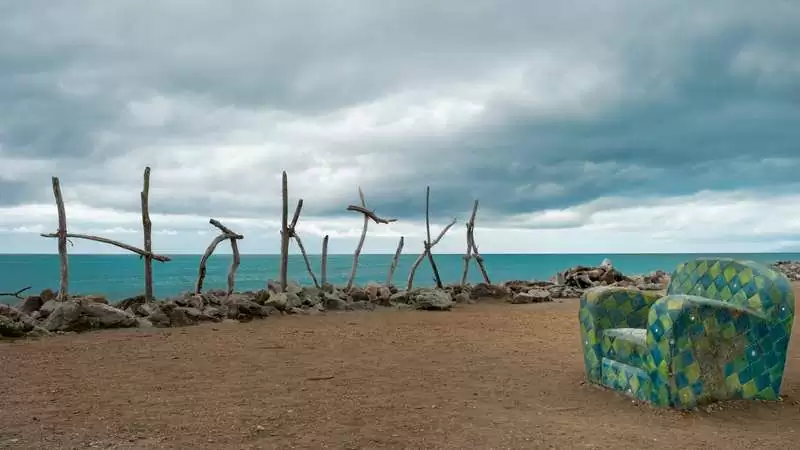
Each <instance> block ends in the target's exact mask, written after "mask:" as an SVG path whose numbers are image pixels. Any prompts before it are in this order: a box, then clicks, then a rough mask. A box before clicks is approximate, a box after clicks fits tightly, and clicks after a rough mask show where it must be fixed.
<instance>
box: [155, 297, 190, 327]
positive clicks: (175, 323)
mask: <svg viewBox="0 0 800 450" xmlns="http://www.w3.org/2000/svg"><path fill="white" fill-rule="evenodd" d="M161 311H163V312H164V314H166V316H167V317H168V318H169V325H170V326H171V327H186V326H190V325H196V324H197V320H196V319H193V318H192V317H191V316H189V314H187V312H186V307H185V306H178V305H176V304H175V303H164V304H163V305H162V306H161Z"/></svg>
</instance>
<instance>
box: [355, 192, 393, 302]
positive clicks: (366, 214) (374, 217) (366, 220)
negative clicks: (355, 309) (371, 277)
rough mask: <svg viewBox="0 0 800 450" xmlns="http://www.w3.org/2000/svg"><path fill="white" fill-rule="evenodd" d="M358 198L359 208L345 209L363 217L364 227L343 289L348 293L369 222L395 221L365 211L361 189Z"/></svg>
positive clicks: (364, 201) (365, 205) (367, 210)
mask: <svg viewBox="0 0 800 450" xmlns="http://www.w3.org/2000/svg"><path fill="white" fill-rule="evenodd" d="M358 197H359V199H360V200H361V206H357V205H350V206H348V207H347V210H348V211H356V212H360V213H361V214H363V215H364V227H363V228H362V229H361V238H360V239H359V240H358V245H356V250H355V252H353V267H352V269H350V278H349V279H348V280H347V287H346V288H345V289H346V290H348V291H349V290H350V289H352V288H353V282H354V281H355V279H356V271H357V270H358V258H359V257H360V256H361V250H362V249H363V247H364V240H365V239H366V238H367V228H368V227H369V220H370V219H372V221H373V222H375V223H384V224H385V223H392V222H396V221H397V219H382V218H380V217H378V216H377V215H376V214H375V212H374V211H371V210H369V209H367V201H366V200H365V199H364V191H362V190H361V187H359V188H358Z"/></svg>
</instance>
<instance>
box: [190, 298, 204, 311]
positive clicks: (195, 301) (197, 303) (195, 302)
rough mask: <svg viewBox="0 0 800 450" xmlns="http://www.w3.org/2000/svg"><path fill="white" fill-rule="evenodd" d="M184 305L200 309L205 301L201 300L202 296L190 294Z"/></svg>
mask: <svg viewBox="0 0 800 450" xmlns="http://www.w3.org/2000/svg"><path fill="white" fill-rule="evenodd" d="M186 306H188V307H190V308H194V309H197V310H199V311H202V310H203V307H204V306H205V303H204V302H203V296H202V295H192V296H191V297H189V298H187V299H186Z"/></svg>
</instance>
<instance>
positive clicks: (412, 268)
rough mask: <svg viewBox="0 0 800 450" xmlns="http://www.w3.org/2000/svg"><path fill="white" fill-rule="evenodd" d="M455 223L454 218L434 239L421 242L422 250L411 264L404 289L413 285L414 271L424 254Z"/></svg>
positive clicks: (409, 288)
mask: <svg viewBox="0 0 800 450" xmlns="http://www.w3.org/2000/svg"><path fill="white" fill-rule="evenodd" d="M455 224H456V219H453V221H452V222H450V223H449V224H447V226H446V227H444V228H442V231H441V232H439V235H438V236H436V239H434V240H433V242H431V243H430V244H428V242H423V243H422V245H423V251H422V253H420V255H419V256H418V257H417V260H416V261H414V264H413V265H412V266H411V272H410V273H409V274H408V284H407V285H406V290H409V291H410V290H411V288H412V287H414V273H415V272H416V271H417V268H419V265H420V264H422V260H423V259H425V256H427V255H426V254H427V253H428V252H430V251H431V249H433V247H435V246H436V244H438V243H439V241H441V240H442V238H443V237H444V235H445V234H446V233H447V231H448V230H450V228H452V227H453V225H455Z"/></svg>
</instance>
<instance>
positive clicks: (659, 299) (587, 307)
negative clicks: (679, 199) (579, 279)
mask: <svg viewBox="0 0 800 450" xmlns="http://www.w3.org/2000/svg"><path fill="white" fill-rule="evenodd" d="M794 300H795V299H794V293H793V291H792V286H791V284H790V283H789V281H788V280H787V278H786V277H785V276H784V275H783V274H781V273H779V272H777V271H775V270H773V269H771V268H769V267H767V266H764V265H762V264H758V263H755V262H752V261H737V260H732V259H726V258H716V259H712V258H699V259H696V260H693V261H689V262H686V263H682V264H680V265H679V266H678V267H677V268H676V270H675V271H674V272H673V273H672V279H671V281H670V283H669V285H668V286H667V295H666V296H663V295H661V294H659V293H655V292H651V291H640V290H638V289H635V288H621V287H599V288H593V289H590V290H588V291H586V293H585V294H584V295H583V296H582V297H581V303H580V313H579V317H580V326H581V339H582V344H583V355H584V362H585V364H586V375H587V377H588V379H589V381H591V382H593V383H597V384H601V385H604V386H607V387H609V388H612V389H615V390H618V391H621V392H624V393H626V394H627V395H629V396H631V397H634V398H637V399H639V400H643V401H646V402H649V403H651V404H653V405H655V406H663V407H675V408H681V409H687V408H693V407H695V406H697V405H699V404H705V403H710V402H714V401H718V400H727V399H760V400H776V399H777V398H778V395H779V393H780V388H781V381H782V379H783V370H784V365H785V362H786V350H787V347H788V345H789V337H790V336H791V330H792V324H793V321H794V306H795V303H794Z"/></svg>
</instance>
